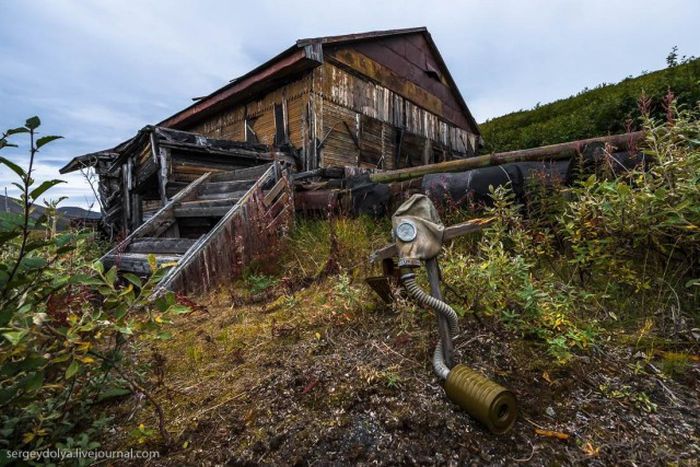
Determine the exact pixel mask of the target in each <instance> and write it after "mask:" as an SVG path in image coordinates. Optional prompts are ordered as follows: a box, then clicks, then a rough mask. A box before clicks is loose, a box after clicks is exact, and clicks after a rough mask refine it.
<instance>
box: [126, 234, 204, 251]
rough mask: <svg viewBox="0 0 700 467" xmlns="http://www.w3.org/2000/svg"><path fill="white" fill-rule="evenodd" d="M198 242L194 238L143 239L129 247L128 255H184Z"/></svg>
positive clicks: (135, 241) (136, 240)
mask: <svg viewBox="0 0 700 467" xmlns="http://www.w3.org/2000/svg"><path fill="white" fill-rule="evenodd" d="M196 241H197V240H195V239H193V238H163V237H142V238H137V239H135V240H134V241H133V242H132V243H131V245H129V249H128V253H156V254H164V253H175V254H184V253H186V252H187V250H189V249H190V247H191V246H192V245H194V244H195V242H196Z"/></svg>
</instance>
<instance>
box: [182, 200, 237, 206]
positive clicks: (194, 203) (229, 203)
mask: <svg viewBox="0 0 700 467" xmlns="http://www.w3.org/2000/svg"><path fill="white" fill-rule="evenodd" d="M239 199H240V198H219V199H198V200H194V201H183V202H182V203H180V206H179V207H183V208H192V207H214V206H229V207H230V206H233V205H234V204H236V203H237V202H238V200H239Z"/></svg>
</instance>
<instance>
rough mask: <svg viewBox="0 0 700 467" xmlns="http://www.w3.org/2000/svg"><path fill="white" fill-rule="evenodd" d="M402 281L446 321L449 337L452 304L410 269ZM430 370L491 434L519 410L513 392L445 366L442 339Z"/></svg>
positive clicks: (466, 369) (453, 323) (505, 427)
mask: <svg viewBox="0 0 700 467" xmlns="http://www.w3.org/2000/svg"><path fill="white" fill-rule="evenodd" d="M401 282H402V283H403V285H404V287H405V288H406V290H407V291H408V293H409V295H410V296H411V297H412V298H413V300H415V301H416V302H417V303H418V304H420V305H423V306H427V307H430V308H432V309H433V310H434V311H435V312H436V313H438V314H439V315H440V316H442V317H444V318H445V320H447V323H448V325H449V333H448V336H447V338H448V339H450V340H451V339H452V336H454V335H455V334H457V332H458V326H457V313H455V311H454V310H453V309H452V307H451V306H450V305H448V304H447V303H445V302H443V301H442V300H439V299H437V298H435V297H433V296H431V295H428V294H427V293H425V292H424V291H423V290H422V289H421V288H420V287H419V286H418V284H417V283H416V275H415V274H414V273H412V272H410V273H406V274H402V275H401ZM433 370H434V371H435V374H437V375H438V377H439V378H440V379H442V380H445V392H446V393H447V395H448V397H449V398H450V399H451V400H452V401H453V402H454V403H456V404H457V405H459V406H460V407H462V408H463V409H464V410H466V411H467V412H469V414H471V415H472V416H473V417H474V418H476V419H477V420H479V421H480V422H481V423H483V424H484V425H486V426H487V427H488V429H489V430H491V431H492V432H493V433H505V432H506V431H508V430H510V429H511V427H512V426H513V424H514V423H515V419H516V417H517V413H518V409H517V404H516V401H515V396H514V395H513V393H512V392H510V391H509V390H507V389H506V388H504V387H502V386H500V385H499V384H497V383H495V382H493V381H491V380H489V379H488V378H486V377H485V376H483V375H482V374H480V373H478V372H476V371H474V370H472V369H471V368H469V367H467V366H466V365H462V364H459V365H455V366H454V367H453V368H452V369H450V368H448V366H447V364H446V363H445V355H443V342H442V341H439V342H438V344H437V345H436V346H435V352H434V353H433Z"/></svg>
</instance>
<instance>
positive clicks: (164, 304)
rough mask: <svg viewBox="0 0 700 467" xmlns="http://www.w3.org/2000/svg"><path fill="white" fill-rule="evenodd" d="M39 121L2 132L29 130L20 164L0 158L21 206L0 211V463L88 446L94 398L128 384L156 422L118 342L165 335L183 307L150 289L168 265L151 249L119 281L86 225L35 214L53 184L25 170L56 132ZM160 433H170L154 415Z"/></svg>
mask: <svg viewBox="0 0 700 467" xmlns="http://www.w3.org/2000/svg"><path fill="white" fill-rule="evenodd" d="M39 126H40V121H39V118H37V117H32V118H30V119H28V120H27V121H26V123H25V125H24V126H22V127H18V128H14V129H11V130H8V131H6V132H4V133H2V135H1V136H0V149H3V148H7V147H12V146H15V145H14V144H13V140H14V139H16V138H17V137H19V136H28V139H29V151H28V152H29V160H28V163H27V168H26V169H25V168H23V167H21V166H20V165H18V164H16V163H14V162H12V161H10V160H8V159H6V158H3V157H0V164H3V165H4V166H6V167H8V168H9V169H10V170H11V171H12V172H14V173H15V174H16V176H17V177H18V179H19V181H18V183H16V184H15V185H16V186H17V187H18V188H19V190H20V191H21V196H20V201H19V204H20V206H19V207H20V209H19V211H20V212H19V213H13V212H2V213H0V464H1V463H3V456H5V455H6V449H23V450H36V449H43V448H47V447H53V448H61V446H68V445H71V444H72V443H73V441H71V440H86V441H85V443H83V444H85V445H89V446H92V447H94V440H91V437H93V436H95V435H96V433H97V432H99V431H100V430H101V429H102V428H103V427H104V425H105V423H106V422H107V420H106V419H105V417H103V416H100V415H99V414H100V412H101V411H100V410H99V409H98V407H99V406H98V404H100V403H101V402H102V401H104V400H106V399H109V398H113V397H115V396H121V395H125V394H128V393H130V392H140V393H143V394H144V395H145V397H146V398H148V399H149V400H150V401H151V402H152V403H154V405H155V407H156V410H157V411H159V416H160V418H161V421H162V412H161V411H160V407H159V405H158V404H157V401H156V400H155V399H154V398H153V397H152V395H151V394H150V392H149V391H148V390H147V389H146V388H145V387H144V386H143V385H142V383H141V381H142V378H141V373H140V372H141V371H142V369H141V368H139V367H138V366H137V365H136V364H135V363H134V362H133V361H132V359H130V358H128V357H127V356H128V352H126V350H127V349H128V347H129V345H130V344H131V343H134V342H139V343H140V342H144V341H148V340H150V339H163V338H167V337H168V333H167V331H165V330H164V328H163V325H164V324H167V323H169V322H170V320H171V319H172V317H173V316H174V315H177V314H181V313H186V312H187V311H189V309H188V308H187V307H185V306H183V305H180V304H178V303H177V302H176V300H175V297H174V295H173V294H171V293H168V294H164V295H162V296H160V297H158V298H157V299H153V298H152V297H151V296H152V293H153V291H154V288H155V285H156V284H157V282H158V280H159V279H160V278H161V277H162V276H163V274H164V273H165V272H166V270H167V268H165V267H161V268H158V267H157V266H156V261H155V258H154V257H151V258H150V264H151V268H152V270H153V274H152V275H151V276H150V277H149V278H148V279H146V280H142V279H141V278H139V277H137V276H135V275H133V274H126V275H124V276H123V280H122V279H120V278H119V277H117V271H116V269H115V268H112V269H110V270H108V271H105V270H104V269H103V267H102V264H101V263H100V262H99V261H97V262H95V261H94V258H95V251H94V249H93V248H92V245H94V243H95V242H94V240H95V238H94V235H95V234H94V233H91V232H88V233H86V232H72V231H68V232H62V233H57V232H56V231H55V229H54V228H53V223H51V222H48V219H47V217H46V216H45V215H43V214H42V215H39V214H40V213H38V212H37V209H36V208H37V203H38V201H39V199H40V198H42V197H44V196H46V194H47V191H48V190H49V189H50V188H52V187H53V186H55V185H57V184H59V183H61V181H60V180H49V181H44V182H41V183H37V182H36V181H35V180H34V179H33V178H32V177H33V172H34V167H35V162H36V160H37V156H38V155H39V154H40V152H41V149H42V148H43V147H44V146H45V145H47V144H49V143H51V142H52V141H55V140H57V139H59V137H57V136H41V137H39V136H38V134H39V130H38V129H39ZM53 206H54V207H55V204H53ZM123 281H124V282H126V285H122V282H123ZM161 435H162V436H163V438H164V441H168V434H167V433H166V432H165V430H163V429H162V423H161ZM86 437H87V438H86ZM73 444H74V443H73ZM4 460H5V461H6V460H7V459H4Z"/></svg>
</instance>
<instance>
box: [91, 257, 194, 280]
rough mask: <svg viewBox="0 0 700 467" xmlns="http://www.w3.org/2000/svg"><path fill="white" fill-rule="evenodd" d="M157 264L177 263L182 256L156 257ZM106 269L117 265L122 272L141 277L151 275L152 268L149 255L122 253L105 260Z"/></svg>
mask: <svg viewBox="0 0 700 467" xmlns="http://www.w3.org/2000/svg"><path fill="white" fill-rule="evenodd" d="M155 256H156V263H157V264H158V265H163V264H167V263H177V262H178V261H180V257H181V255H172V254H171V255H155ZM103 262H104V266H105V269H108V268H111V267H112V266H114V265H115V264H116V265H117V269H119V271H121V272H133V273H135V274H139V275H147V274H150V273H151V272H152V271H151V266H149V264H148V254H147V253H122V254H118V255H108V256H106V257H105V258H104V260H103Z"/></svg>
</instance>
